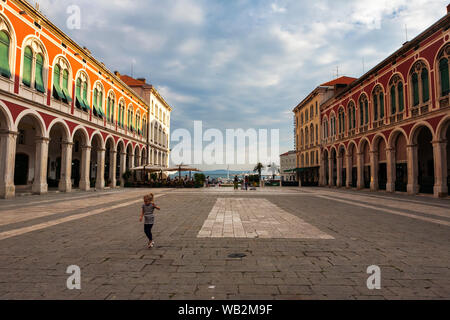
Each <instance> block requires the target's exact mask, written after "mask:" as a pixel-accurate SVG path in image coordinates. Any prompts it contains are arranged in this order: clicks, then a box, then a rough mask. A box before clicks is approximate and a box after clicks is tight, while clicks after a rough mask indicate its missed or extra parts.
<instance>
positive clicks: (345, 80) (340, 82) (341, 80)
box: [321, 76, 357, 87]
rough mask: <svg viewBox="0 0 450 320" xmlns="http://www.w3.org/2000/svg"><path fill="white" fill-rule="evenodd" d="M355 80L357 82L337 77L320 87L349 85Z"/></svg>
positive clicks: (348, 78) (352, 79)
mask: <svg viewBox="0 0 450 320" xmlns="http://www.w3.org/2000/svg"><path fill="white" fill-rule="evenodd" d="M355 80H357V79H356V78H351V77H346V76H343V77H339V78H337V79H334V80H331V81H329V82H325V83H324V84H321V86H323V87H332V86H334V85H336V84H347V85H348V84H351V83H352V82H354V81H355Z"/></svg>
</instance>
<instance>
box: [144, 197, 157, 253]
mask: <svg viewBox="0 0 450 320" xmlns="http://www.w3.org/2000/svg"><path fill="white" fill-rule="evenodd" d="M153 199H154V196H153V193H150V194H149V195H146V196H144V204H143V205H142V211H141V217H140V219H139V222H142V218H145V220H144V232H145V235H146V236H147V238H148V248H153V246H154V245H155V242H154V241H153V235H152V228H153V225H154V224H155V214H154V211H155V209H156V210H161V208H159V207H158V206H157V205H156V204H155V203H154V202H153Z"/></svg>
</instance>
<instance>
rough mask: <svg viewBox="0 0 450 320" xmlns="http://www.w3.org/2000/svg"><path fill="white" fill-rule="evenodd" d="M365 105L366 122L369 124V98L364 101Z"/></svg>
mask: <svg viewBox="0 0 450 320" xmlns="http://www.w3.org/2000/svg"><path fill="white" fill-rule="evenodd" d="M364 107H365V110H364V113H365V118H366V119H365V120H366V121H365V124H368V123H369V101H368V100H366V101H365V102H364Z"/></svg>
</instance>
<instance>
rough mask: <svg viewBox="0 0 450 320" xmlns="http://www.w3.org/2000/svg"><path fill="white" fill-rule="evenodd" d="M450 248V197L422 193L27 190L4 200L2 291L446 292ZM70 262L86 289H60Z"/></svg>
mask: <svg viewBox="0 0 450 320" xmlns="http://www.w3.org/2000/svg"><path fill="white" fill-rule="evenodd" d="M148 192H154V193H155V194H156V195H157V198H156V202H157V204H158V205H159V206H160V207H161V211H159V212H157V217H156V224H155V226H154V229H153V234H154V237H155V242H156V247H155V248H152V249H147V248H146V244H147V241H146V238H145V235H144V232H143V225H142V224H140V223H139V222H138V219H139V208H140V206H141V202H142V196H143V195H144V194H145V193H148ZM219 212H223V214H219ZM214 214H215V219H212V216H213V215H214ZM286 219H287V220H286ZM216 221H217V223H218V225H221V226H222V228H221V229H220V230H221V231H217V232H219V233H217V234H216V235H217V236H215V237H213V233H214V224H215V223H216ZM234 221H237V223H236V228H235V225H234V224H233V223H234ZM238 221H241V224H239V223H238ZM285 221H289V223H288V224H289V226H286V222H285ZM230 222H231V225H230ZM211 223H212V224H211ZM205 226H206V228H208V227H211V228H212V229H211V234H210V235H211V236H208V235H209V234H208V235H206V234H205V233H203V232H204V231H208V230H205V229H202V228H204V227H205ZM241 226H242V228H241ZM216 230H217V227H216ZM247 230H250V235H251V237H247V233H246V232H247ZM251 230H253V231H254V233H256V236H255V234H252V231H251ZM258 230H262V231H266V232H262V233H261V234H258V232H257V231H258ZM242 231H243V232H244V233H245V235H246V236H245V237H240V236H239V235H241V236H242V233H241V232H242ZM235 232H236V233H235ZM285 232H286V233H285ZM201 235H203V237H201ZM289 235H290V236H289ZM308 235H309V236H308ZM449 248H450V201H449V200H448V199H434V198H431V197H426V196H416V197H411V196H406V195H403V194H393V195H390V194H386V193H371V192H364V191H360V192H356V191H347V190H335V189H328V188H302V189H300V188H283V189H281V188H265V189H262V190H258V191H247V192H245V191H233V190H232V189H228V188H223V189H216V188H210V189H205V190H198V189H196V190H168V189H161V190H143V189H126V190H111V191H103V192H88V193H81V192H76V193H72V194H50V195H45V196H27V197H20V198H16V199H13V200H0V299H208V300H209V299H216V300H219V299H450V250H449ZM233 253H242V254H245V257H243V258H230V257H228V256H229V255H230V254H233ZM70 265H77V266H79V267H80V269H81V290H68V289H67V287H66V281H67V278H68V277H69V274H66V269H67V267H68V266H70ZM370 265H377V266H379V267H380V269H381V289H380V290H369V289H368V288H367V285H366V281H367V278H368V277H369V274H367V273H366V270H367V267H368V266H370Z"/></svg>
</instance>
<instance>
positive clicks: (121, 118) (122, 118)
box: [117, 100, 125, 128]
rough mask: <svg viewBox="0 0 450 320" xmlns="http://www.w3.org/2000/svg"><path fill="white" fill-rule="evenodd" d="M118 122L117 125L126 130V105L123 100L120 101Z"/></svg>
mask: <svg viewBox="0 0 450 320" xmlns="http://www.w3.org/2000/svg"><path fill="white" fill-rule="evenodd" d="M117 117H118V121H117V124H118V125H119V126H120V127H121V128H124V126H125V104H124V101H123V100H119V110H118V116H117Z"/></svg>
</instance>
